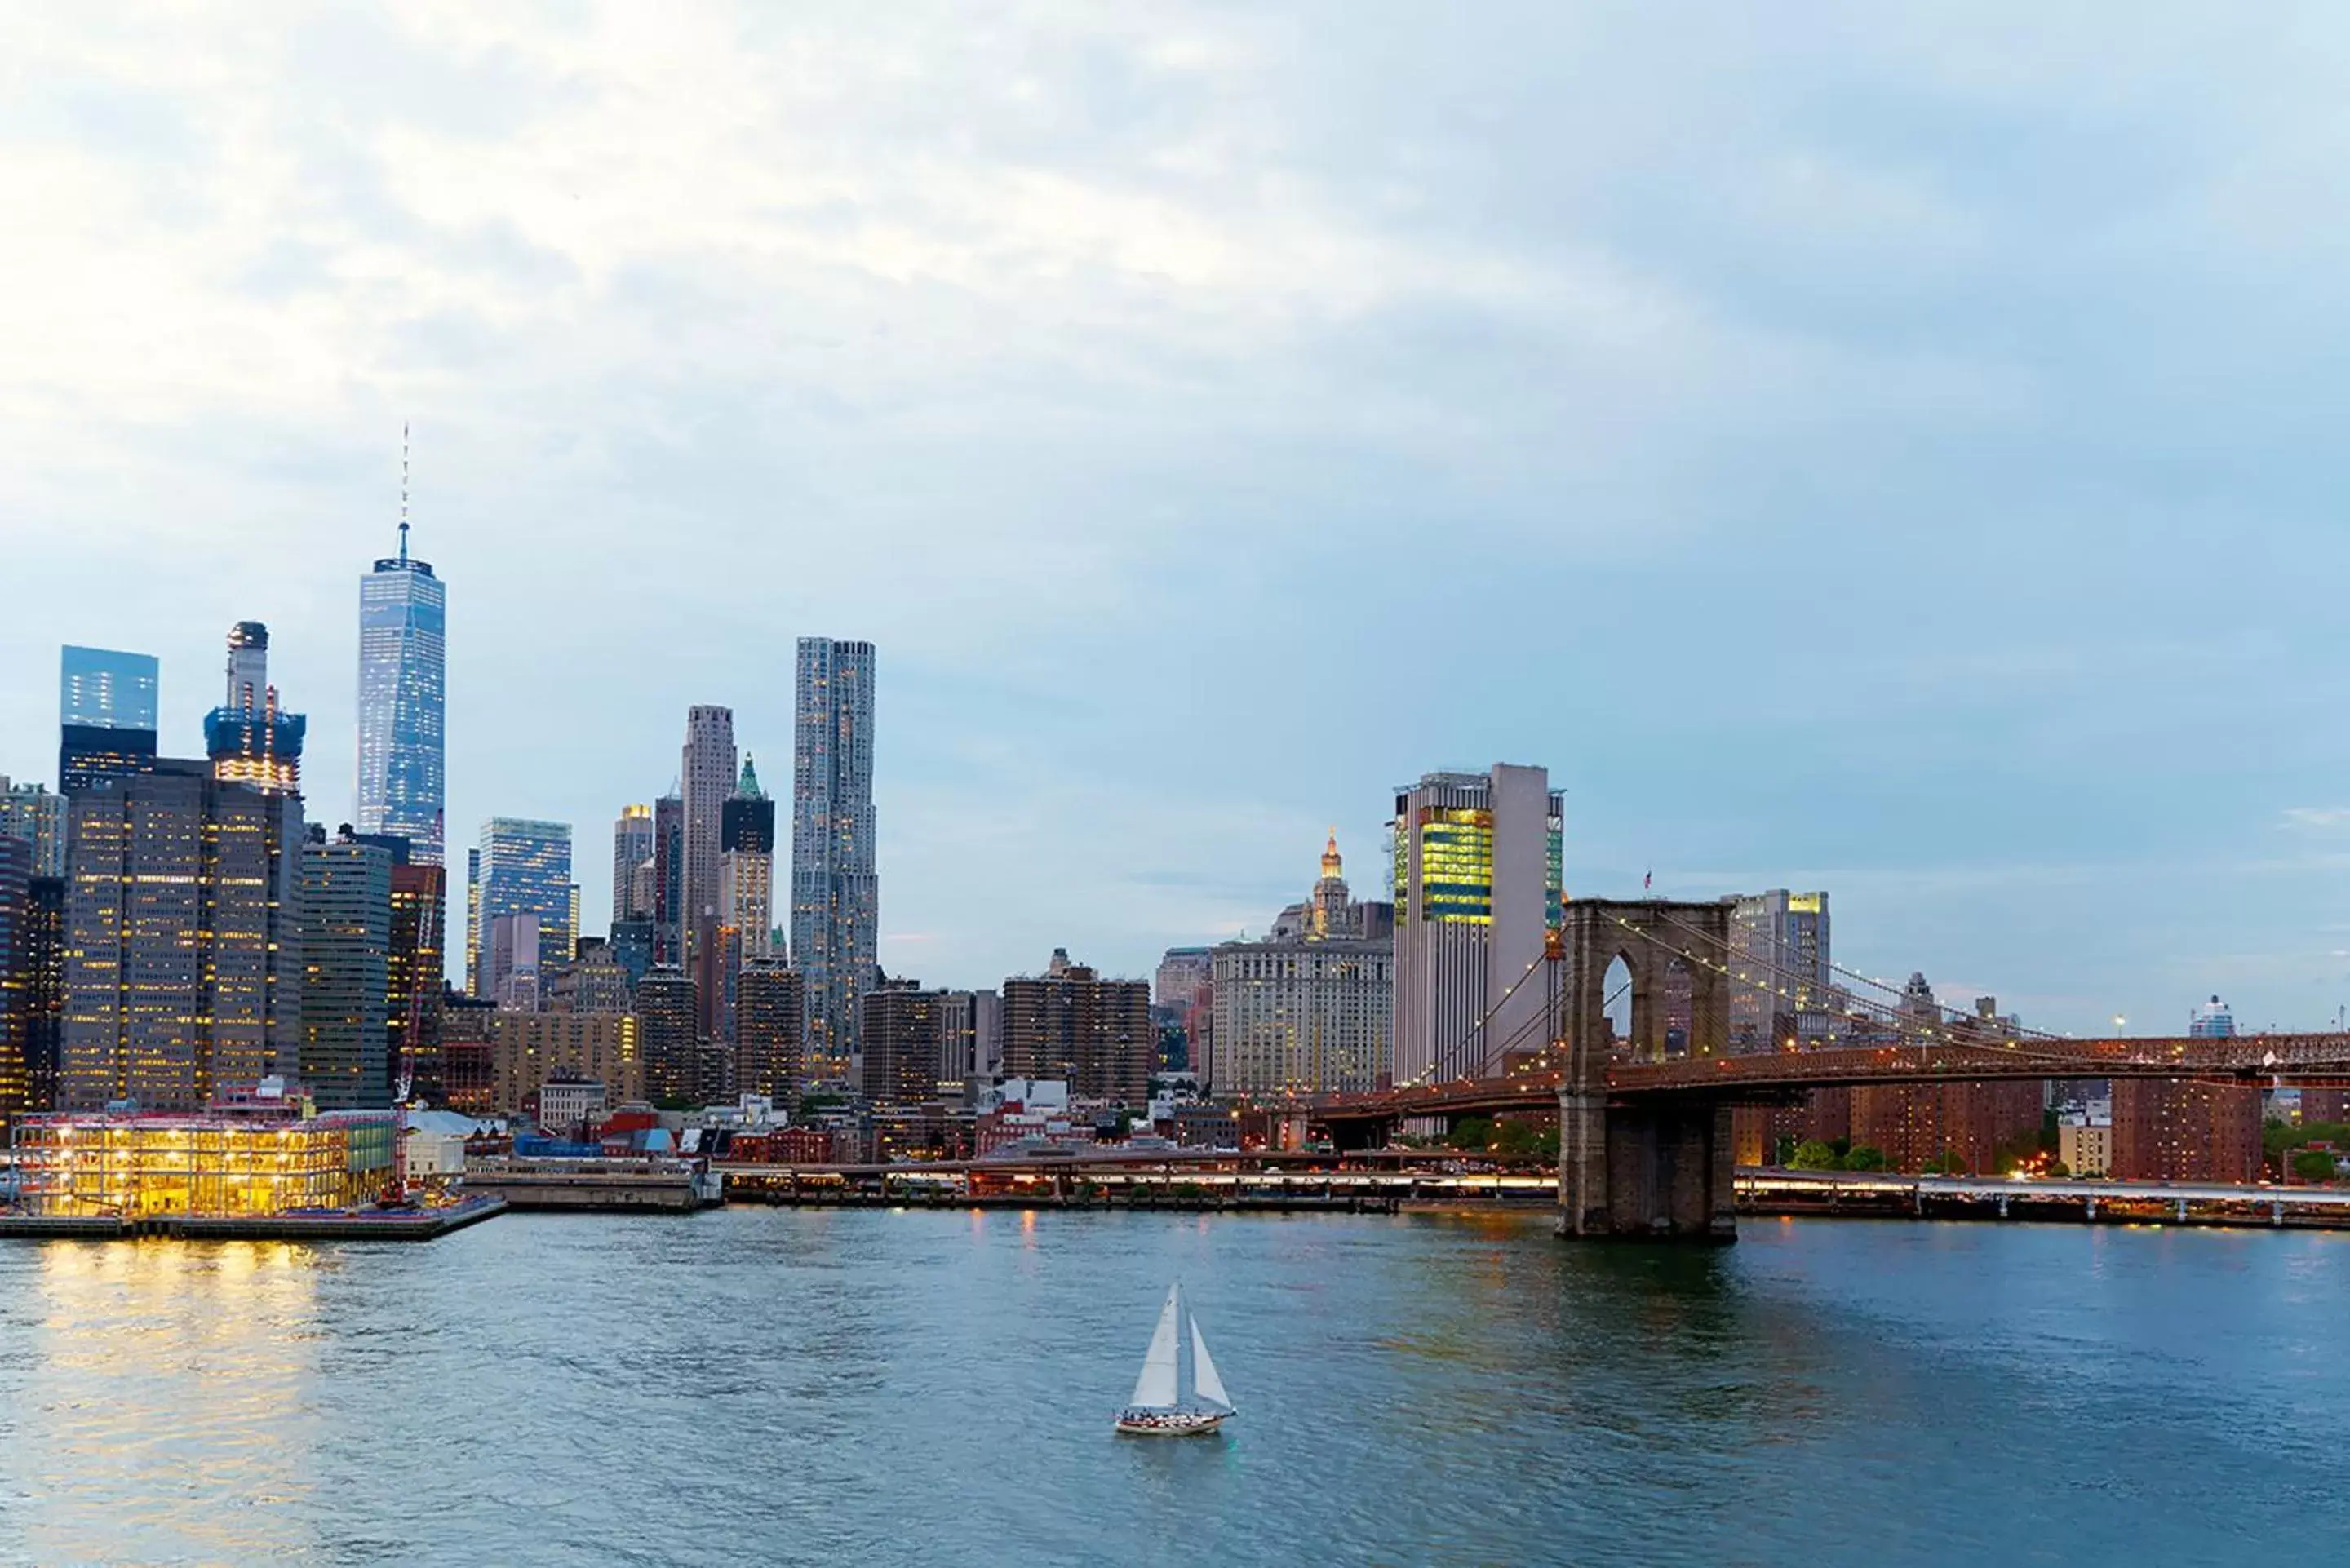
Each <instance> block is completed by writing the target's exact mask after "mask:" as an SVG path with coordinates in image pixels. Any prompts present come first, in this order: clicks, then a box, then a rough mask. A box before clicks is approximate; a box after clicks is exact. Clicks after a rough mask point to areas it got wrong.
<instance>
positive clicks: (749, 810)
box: [718, 755, 775, 962]
mask: <svg viewBox="0 0 2350 1568" xmlns="http://www.w3.org/2000/svg"><path fill="white" fill-rule="evenodd" d="M718 848H719V855H718V910H719V913H718V919H719V923H720V924H722V925H726V926H731V927H733V929H734V930H735V931H736V932H738V933H739V934H740V940H741V944H742V957H743V961H744V962H749V961H753V960H755V959H764V958H772V957H774V956H775V944H774V941H773V940H772V937H773V932H774V930H775V802H774V801H773V800H770V799H769V798H768V797H767V795H766V793H765V792H764V791H763V790H761V789H760V788H759V770H758V769H757V768H755V767H754V766H753V765H752V763H751V759H750V757H749V756H747V755H746V756H744V757H743V776H742V778H741V779H740V781H738V782H737V784H735V788H734V793H733V794H732V795H730V796H729V797H727V800H726V804H725V805H723V806H722V807H720V808H719V829H718Z"/></svg>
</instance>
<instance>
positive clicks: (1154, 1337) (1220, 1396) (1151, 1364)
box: [1118, 1284, 1237, 1438]
mask: <svg viewBox="0 0 2350 1568" xmlns="http://www.w3.org/2000/svg"><path fill="white" fill-rule="evenodd" d="M1190 1315H1191V1314H1188V1313H1186V1312H1185V1311H1184V1310H1183V1287H1182V1286H1181V1285H1180V1284H1176V1285H1170V1286H1168V1287H1167V1304H1166V1305H1165V1306H1163V1307H1160V1308H1159V1327H1158V1328H1157V1329H1156V1330H1155V1331H1154V1332H1153V1333H1152V1334H1151V1335H1150V1348H1149V1350H1148V1351H1146V1352H1145V1353H1144V1354H1143V1357H1142V1376H1139V1377H1137V1378H1136V1379H1135V1380H1134V1397H1132V1398H1130V1399H1128V1401H1127V1402H1126V1408H1125V1409H1123V1410H1120V1411H1119V1412H1118V1430H1119V1431H1121V1432H1125V1433H1128V1434H1129V1435H1131V1436H1134V1437H1138V1438H1189V1437H1195V1436H1197V1435H1198V1434H1200V1433H1202V1432H1212V1431H1214V1430H1215V1429H1216V1428H1219V1427H1221V1426H1222V1425H1223V1424H1224V1422H1225V1421H1226V1420H1227V1419H1229V1418H1230V1417H1232V1416H1233V1415H1235V1414H1237V1412H1236V1411H1234V1410H1233V1408H1232V1398H1231V1397H1230V1396H1228V1395H1227V1394H1225V1392H1224V1380H1223V1379H1222V1378H1221V1377H1219V1376H1216V1364H1215V1362H1214V1361H1212V1360H1211V1359H1210V1358H1209V1355H1208V1341H1207V1339H1206V1337H1205V1336H1203V1335H1202V1334H1201V1333H1200V1320H1199V1319H1198V1318H1196V1317H1192V1318H1191V1388H1192V1393H1193V1394H1194V1396H1195V1397H1194V1398H1193V1399H1192V1400H1191V1402H1190V1403H1188V1404H1187V1403H1185V1402H1184V1400H1183V1397H1182V1376H1181V1371H1182V1369H1181V1367H1180V1365H1179V1362H1180V1346H1181V1345H1182V1329H1183V1320H1184V1319H1185V1318H1186V1317H1190Z"/></svg>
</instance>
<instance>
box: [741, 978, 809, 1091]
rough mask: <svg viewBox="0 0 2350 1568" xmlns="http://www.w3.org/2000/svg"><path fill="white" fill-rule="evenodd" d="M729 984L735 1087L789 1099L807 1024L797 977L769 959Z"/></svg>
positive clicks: (795, 1084)
mask: <svg viewBox="0 0 2350 1568" xmlns="http://www.w3.org/2000/svg"><path fill="white" fill-rule="evenodd" d="M735 985H736V991H735V1001H734V1061H735V1069H734V1078H735V1083H736V1084H737V1085H738V1086H740V1087H741V1089H742V1091H743V1093H744V1094H746V1095H765V1096H769V1097H770V1098H772V1099H776V1100H789V1099H792V1098H794V1097H795V1096H797V1095H798V1094H799V1091H800V1073H801V1069H802V1067H803V1065H804V1063H803V1060H802V1056H801V1048H800V1042H801V1038H802V1034H803V1033H804V1031H805V1030H806V1023H807V1017H806V1014H807V1006H806V1000H805V999H804V998H803V996H802V995H801V992H800V977H799V974H798V973H797V971H794V970H790V969H787V968H785V966H784V965H782V964H780V963H777V962H775V961H774V960H772V959H769V960H766V961H759V962H753V963H750V964H746V965H744V966H743V973H742V976H741V978H740V979H739V980H738V981H736V982H735Z"/></svg>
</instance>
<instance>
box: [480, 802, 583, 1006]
mask: <svg viewBox="0 0 2350 1568" xmlns="http://www.w3.org/2000/svg"><path fill="white" fill-rule="evenodd" d="M475 854H476V856H477V857H478V859H477V860H476V861H475V862H473V863H472V864H473V865H476V866H477V867H478V869H477V870H475V871H473V873H472V883H473V887H472V888H471V889H469V892H468V896H467V903H468V904H469V905H471V906H473V909H472V914H473V919H472V922H471V923H472V930H471V933H470V934H469V936H468V938H467V942H466V948H467V958H468V961H469V963H470V964H471V965H472V972H471V973H470V974H469V975H468V977H467V980H468V986H467V989H468V990H470V991H472V992H473V994H474V995H475V996H488V995H490V994H491V992H490V989H489V983H488V982H489V975H488V973H487V971H486V968H485V965H486V962H487V960H488V956H489V933H490V930H491V928H492V927H493V925H494V923H495V922H496V920H497V919H499V917H501V916H504V915H535V916H536V917H537V919H538V962H537V965H536V970H537V972H539V973H542V974H545V973H550V972H552V971H553V970H554V969H555V966H556V965H557V964H560V963H568V962H569V961H570V960H571V825H570V824H569V823H567V822H540V821H537V820H535V819H533V818H529V817H518V816H494V817H491V818H490V819H489V820H488V821H487V822H484V823H483V824H482V843H481V847H480V849H479V850H477V851H476V852H475Z"/></svg>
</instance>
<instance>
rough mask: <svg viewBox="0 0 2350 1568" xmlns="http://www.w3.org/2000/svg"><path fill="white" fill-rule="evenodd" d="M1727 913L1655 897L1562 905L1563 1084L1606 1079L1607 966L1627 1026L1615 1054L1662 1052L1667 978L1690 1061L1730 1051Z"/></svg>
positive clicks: (1648, 1056)
mask: <svg viewBox="0 0 2350 1568" xmlns="http://www.w3.org/2000/svg"><path fill="white" fill-rule="evenodd" d="M1730 912H1731V906H1730V905H1728V904H1725V903H1711V904H1690V903H1670V902H1667V901H1666V900H1664V899H1661V898H1644V899H1639V900H1637V901H1636V900H1629V899H1625V900H1617V899H1613V898H1574V899H1570V900H1569V901H1568V902H1567V904H1566V906H1565V909H1564V910H1563V911H1562V916H1563V919H1562V935H1563V937H1564V940H1565V948H1566V972H1567V982H1566V997H1565V1008H1564V1011H1565V1020H1564V1023H1565V1033H1566V1041H1567V1050H1568V1064H1569V1067H1570V1072H1569V1075H1568V1076H1569V1080H1570V1081H1571V1082H1573V1083H1575V1084H1576V1085H1586V1086H1587V1085H1595V1084H1596V1083H1597V1082H1598V1079H1599V1077H1600V1076H1601V1075H1604V1074H1605V1073H1606V1071H1607V1041H1608V1038H1609V1031H1608V1027H1607V971H1608V966H1609V965H1611V964H1613V963H1614V962H1615V961H1617V959H1622V960H1623V961H1624V968H1625V970H1626V971H1627V973H1628V974H1629V975H1630V976H1631V981H1632V1018H1631V1027H1630V1031H1629V1033H1628V1034H1627V1038H1626V1040H1625V1042H1624V1054H1625V1055H1626V1056H1627V1057H1628V1058H1629V1059H1630V1060H1632V1061H1635V1062H1661V1061H1663V1060H1664V1059H1665V1057H1666V1055H1667V1054H1668V1051H1667V1046H1666V1034H1667V1030H1668V1027H1669V1018H1668V1016H1667V1009H1666V998H1667V996H1668V994H1669V992H1670V991H1671V990H1672V982H1673V980H1674V978H1675V975H1674V971H1675V969H1676V966H1678V967H1679V969H1680V970H1681V971H1685V972H1686V974H1687V977H1688V985H1689V1008H1690V1016H1689V1040H1688V1044H1687V1047H1686V1049H1687V1053H1688V1054H1690V1055H1692V1056H1716V1055H1721V1054H1724V1053H1726V1052H1727V1051H1728V1050H1729V1048H1730V976H1729V972H1728V968H1729V957H1730Z"/></svg>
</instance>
